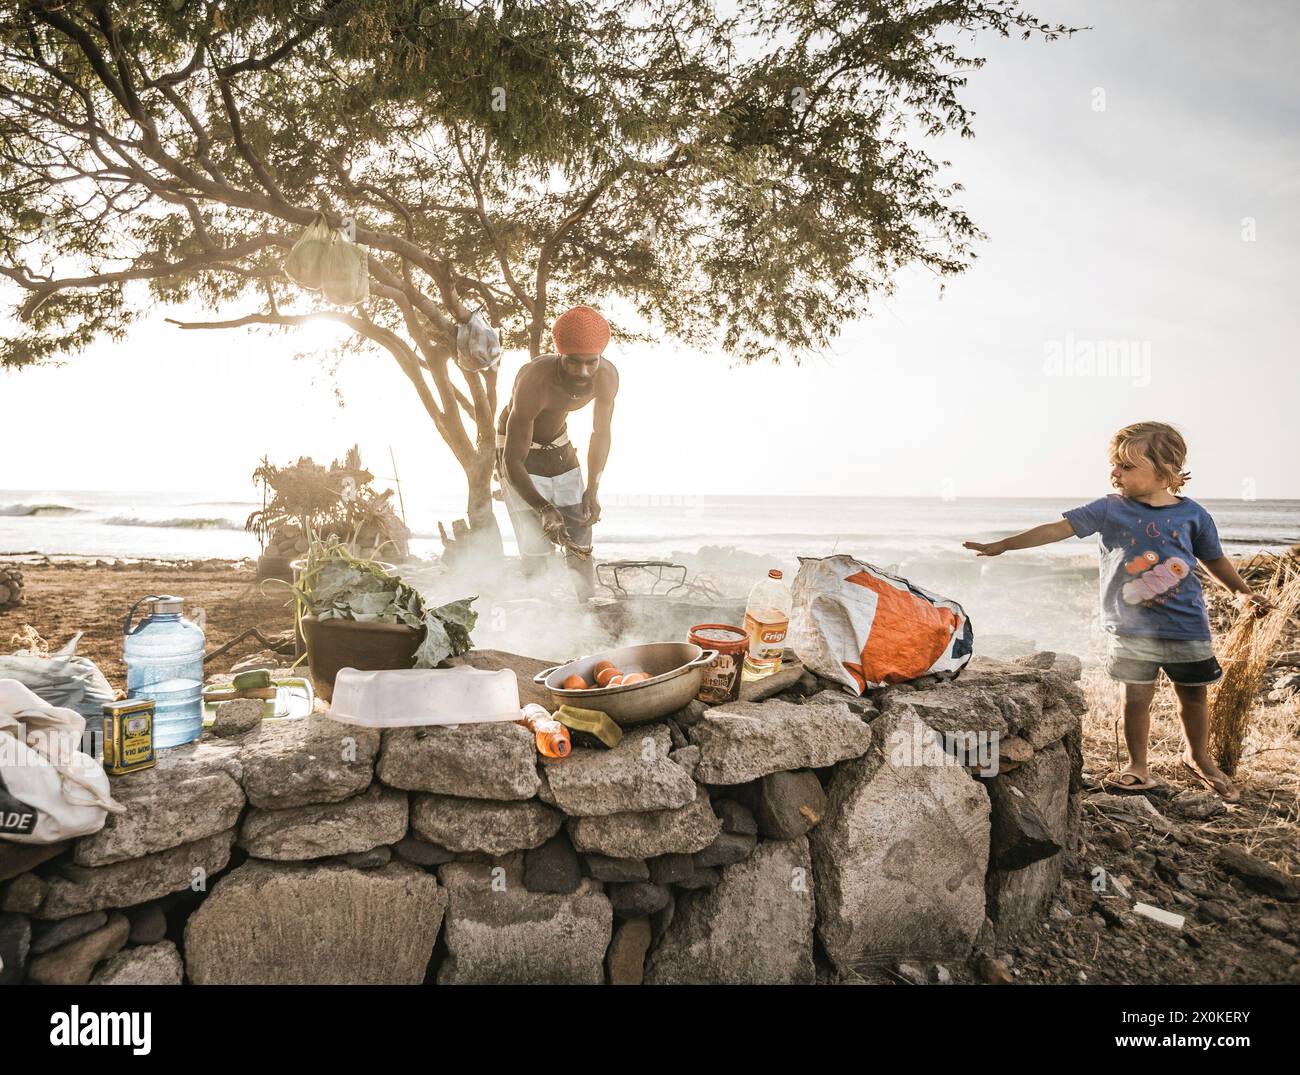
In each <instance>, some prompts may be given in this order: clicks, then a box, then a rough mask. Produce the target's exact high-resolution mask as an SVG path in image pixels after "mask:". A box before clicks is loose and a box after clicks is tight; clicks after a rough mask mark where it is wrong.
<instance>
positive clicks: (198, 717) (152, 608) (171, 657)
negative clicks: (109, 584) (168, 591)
mask: <svg viewBox="0 0 1300 1075" xmlns="http://www.w3.org/2000/svg"><path fill="white" fill-rule="evenodd" d="M145 602H148V608H147V613H146V615H145V617H144V618H143V619H142V620H141V621H140V622H139V623H137V624H136V625H135V626H134V627H132V626H131V617H132V616H134V615H135V610H136V609H137V608H139V607H140V606H141V605H142V604H144V603H145ZM184 603H185V602H184V598H181V597H171V596H166V595H164V596H150V597H146V598H143V599H142V600H140V601H137V602H136V603H135V605H134V606H132V608H131V611H130V612H129V613H127V617H126V619H125V620H124V621H123V623H122V634H123V639H122V658H123V660H124V661H125V662H126V693H127V697H129V698H152V699H153V703H154V720H153V728H154V747H155V748H156V749H159V750H161V749H162V748H164V747H175V746H180V745H181V744H182V743H192V742H193V741H194V740H195V739H197V738H198V737H199V736H200V735H201V734H202V732H203V646H204V637H203V629H202V628H201V627H199V625H198V624H196V623H191V622H190V621H189V620H187V619H184V618H183V617H182V616H181V609H182V608H183V607H184Z"/></svg>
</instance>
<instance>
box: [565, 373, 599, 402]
mask: <svg viewBox="0 0 1300 1075" xmlns="http://www.w3.org/2000/svg"><path fill="white" fill-rule="evenodd" d="M595 383H596V379H595V378H594V377H592V378H591V379H590V380H586V381H582V380H579V379H578V378H576V377H570V376H569V375H568V374H565V373H562V374H560V387H561V388H563V389H564V390H565V391H566V392H568V393H569V395H570V396H572V397H573V398H574V399H577V398H578V397H579V396H585V395H586V394H587V393H588V392H590V391H591V386H592V385H593V384H595Z"/></svg>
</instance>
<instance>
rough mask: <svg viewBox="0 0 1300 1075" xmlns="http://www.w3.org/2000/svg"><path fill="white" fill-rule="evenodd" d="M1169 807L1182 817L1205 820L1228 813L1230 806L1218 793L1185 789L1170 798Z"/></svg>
mask: <svg viewBox="0 0 1300 1075" xmlns="http://www.w3.org/2000/svg"><path fill="white" fill-rule="evenodd" d="M1169 808H1170V809H1171V810H1172V811H1173V812H1174V813H1176V814H1178V815H1180V816H1181V817H1186V818H1192V819H1193V820H1196V821H1204V820H1205V819H1206V818H1211V817H1217V816H1218V815H1219V814H1223V813H1226V812H1227V810H1228V808H1227V807H1226V806H1225V805H1224V804H1223V800H1222V799H1220V798H1219V797H1218V796H1217V795H1211V794H1210V793H1209V792H1207V791H1184V792H1182V793H1181V794H1178V795H1175V796H1174V797H1173V798H1172V799H1170V800H1169Z"/></svg>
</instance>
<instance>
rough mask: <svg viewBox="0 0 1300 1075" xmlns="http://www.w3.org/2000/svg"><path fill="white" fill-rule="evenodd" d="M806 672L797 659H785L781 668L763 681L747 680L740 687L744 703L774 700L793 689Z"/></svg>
mask: <svg viewBox="0 0 1300 1075" xmlns="http://www.w3.org/2000/svg"><path fill="white" fill-rule="evenodd" d="M804 674H805V670H804V667H803V665H802V664H800V663H799V661H798V660H797V659H795V660H786V659H783V660H782V662H781V667H780V668H779V669H778V670H777V671H775V672H773V673H772V674H771V675H768V676H764V677H763V678H762V679H753V680H746V681H744V682H742V683H741V685H740V700H741V701H742V702H762V701H765V700H766V699H768V698H773V697H775V696H776V695H778V694H780V693H781V692H782V691H783V690H786V689H787V688H789V687H793V686H794V685H795V684H796V683H798V682H799V681H800V680H801V679H802V678H803V676H804Z"/></svg>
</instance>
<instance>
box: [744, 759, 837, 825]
mask: <svg viewBox="0 0 1300 1075" xmlns="http://www.w3.org/2000/svg"><path fill="white" fill-rule="evenodd" d="M761 783H762V788H763V792H762V799H761V800H760V802H759V808H758V828H759V832H761V833H762V834H763V835H764V836H768V837H771V838H772V839H774V840H793V839H795V838H796V837H799V836H802V835H803V834H804V833H806V832H807V831H808V830H809V829H811V828H812V827H813V826H814V825H816V824H817V822H819V821H820V820H821V819H822V815H823V814H825V813H826V792H825V790H823V788H822V785H821V781H819V780H818V779H817V774H816V773H814V772H812V771H811V770H809V769H802V770H798V771H793V772H781V773H768V774H767V775H766V776H764V777H763V778H762V782H761Z"/></svg>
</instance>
